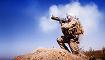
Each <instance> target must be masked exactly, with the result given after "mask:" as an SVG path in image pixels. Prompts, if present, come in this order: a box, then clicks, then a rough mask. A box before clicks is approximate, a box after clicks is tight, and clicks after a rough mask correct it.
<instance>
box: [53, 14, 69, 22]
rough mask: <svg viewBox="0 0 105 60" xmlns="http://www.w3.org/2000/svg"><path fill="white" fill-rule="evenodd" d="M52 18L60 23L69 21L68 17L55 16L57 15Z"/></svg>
mask: <svg viewBox="0 0 105 60" xmlns="http://www.w3.org/2000/svg"><path fill="white" fill-rule="evenodd" d="M51 19H52V20H56V21H59V22H60V23H65V22H67V21H66V19H60V18H59V17H55V16H52V17H51Z"/></svg>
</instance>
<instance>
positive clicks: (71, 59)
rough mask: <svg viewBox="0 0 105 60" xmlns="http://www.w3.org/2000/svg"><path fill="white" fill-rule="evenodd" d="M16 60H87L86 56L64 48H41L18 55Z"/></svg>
mask: <svg viewBox="0 0 105 60" xmlns="http://www.w3.org/2000/svg"><path fill="white" fill-rule="evenodd" d="M15 60H86V58H84V57H82V56H81V57H80V56H77V55H74V54H72V53H69V52H68V51H66V50H63V49H47V48H41V49H37V50H36V51H34V52H32V53H30V54H26V55H23V56H17V57H16V58H15Z"/></svg>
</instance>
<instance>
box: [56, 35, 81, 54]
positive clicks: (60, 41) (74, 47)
mask: <svg viewBox="0 0 105 60" xmlns="http://www.w3.org/2000/svg"><path fill="white" fill-rule="evenodd" d="M57 42H58V44H59V46H60V47H61V48H62V49H65V50H67V51H69V52H70V50H71V52H72V53H74V54H78V53H79V47H78V44H79V42H78V41H76V40H74V39H71V38H69V37H67V36H61V37H58V38H57ZM65 43H67V44H68V45H69V47H70V50H69V49H68V48H67V46H66V45H65Z"/></svg>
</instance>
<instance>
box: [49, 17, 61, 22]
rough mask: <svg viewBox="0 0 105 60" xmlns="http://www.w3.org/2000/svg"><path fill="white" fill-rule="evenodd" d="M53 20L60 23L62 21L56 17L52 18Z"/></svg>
mask: <svg viewBox="0 0 105 60" xmlns="http://www.w3.org/2000/svg"><path fill="white" fill-rule="evenodd" d="M51 19H52V20H56V21H60V19H59V18H58V17H55V16H52V17H51Z"/></svg>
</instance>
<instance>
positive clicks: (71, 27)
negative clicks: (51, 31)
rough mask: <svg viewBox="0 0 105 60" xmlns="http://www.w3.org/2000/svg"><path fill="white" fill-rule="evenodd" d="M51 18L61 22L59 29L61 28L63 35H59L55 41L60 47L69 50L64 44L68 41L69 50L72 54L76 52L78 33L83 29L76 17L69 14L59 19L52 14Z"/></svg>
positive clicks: (77, 49) (77, 48) (77, 51)
mask: <svg viewBox="0 0 105 60" xmlns="http://www.w3.org/2000/svg"><path fill="white" fill-rule="evenodd" d="M51 19H53V20H57V21H59V22H60V24H61V30H62V33H63V36H60V37H58V38H57V42H58V44H59V45H60V47H61V48H62V49H66V50H67V51H69V49H68V48H67V46H66V45H65V43H68V45H69V47H70V49H71V52H72V53H74V54H78V53H79V47H78V44H79V41H78V39H79V35H80V34H83V29H82V27H81V24H80V22H79V20H78V19H77V18H76V17H73V16H70V15H68V16H67V20H66V19H60V18H58V17H55V16H52V17H51ZM69 52H70V51H69Z"/></svg>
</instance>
